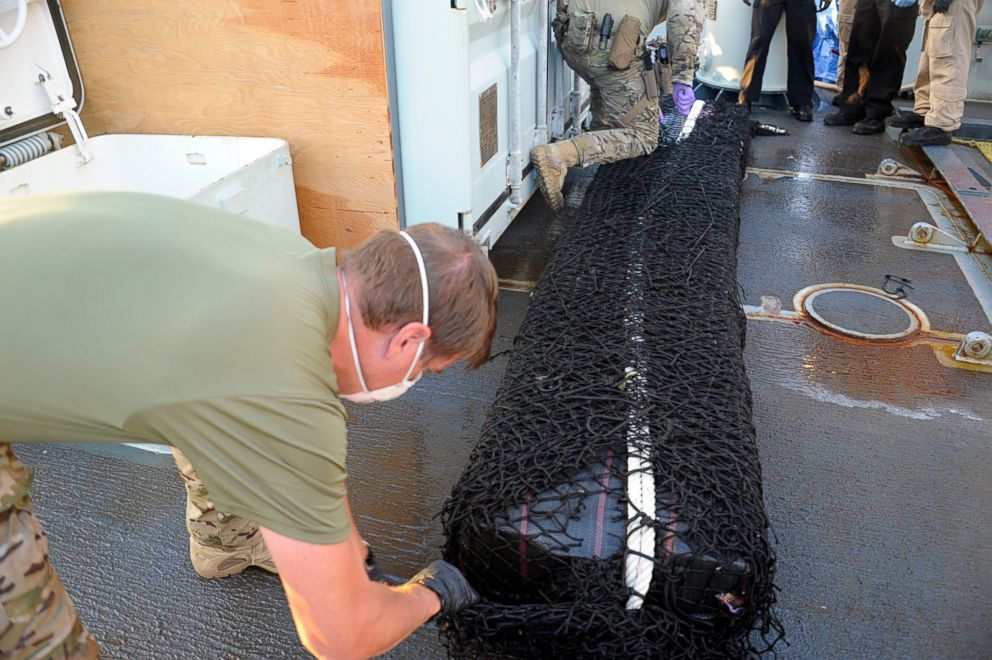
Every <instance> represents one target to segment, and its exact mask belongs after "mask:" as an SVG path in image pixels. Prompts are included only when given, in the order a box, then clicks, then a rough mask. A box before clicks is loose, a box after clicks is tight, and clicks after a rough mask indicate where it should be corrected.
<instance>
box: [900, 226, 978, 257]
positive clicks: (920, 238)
mask: <svg viewBox="0 0 992 660" xmlns="http://www.w3.org/2000/svg"><path fill="white" fill-rule="evenodd" d="M978 240H979V239H978V238H977V237H976V238H975V241H974V242H973V243H971V244H968V243H966V242H964V241H963V240H961V239H960V238H958V237H957V236H954V235H953V234H951V233H949V232H946V231H944V230H943V229H940V228H939V227H935V226H933V225H931V224H930V223H929V222H917V223H916V224H914V225H913V226H912V227H910V228H909V234H907V235H906V236H893V237H892V243H893V245H895V246H896V247H901V248H905V249H907V250H923V251H926V252H942V253H945V254H953V253H955V252H959V253H965V254H967V253H968V252H976V253H978V254H989V253H988V252H987V251H986V250H984V249H983V248H981V247H979V246H978Z"/></svg>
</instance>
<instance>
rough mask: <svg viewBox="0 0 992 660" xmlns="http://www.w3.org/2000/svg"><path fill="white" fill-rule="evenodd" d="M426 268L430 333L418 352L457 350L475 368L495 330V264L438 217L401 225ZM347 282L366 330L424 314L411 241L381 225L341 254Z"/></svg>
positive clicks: (451, 352) (389, 326)
mask: <svg viewBox="0 0 992 660" xmlns="http://www.w3.org/2000/svg"><path fill="white" fill-rule="evenodd" d="M405 231H406V233H407V234H408V235H409V236H410V237H411V238H412V239H413V240H414V241H415V242H416V243H417V247H419V248H420V252H421V254H422V255H423V257H424V266H425V267H426V269H427V288H428V291H429V302H430V312H429V319H428V320H429V326H430V328H431V338H430V340H429V341H428V342H427V346H425V347H424V357H440V358H451V357H455V356H458V357H464V358H466V359H467V360H468V363H469V366H470V367H472V368H476V367H479V366H481V365H482V364H484V363H485V362H486V361H487V360H488V359H489V352H490V346H491V344H492V339H493V334H494V333H495V332H496V297H497V295H498V293H499V286H498V280H497V278H496V271H495V269H493V266H492V264H491V263H490V262H489V259H488V258H487V257H486V255H484V254H483V253H482V250H481V249H480V248H479V246H478V245H477V244H476V243H475V241H473V240H472V239H471V238H470V237H469V236H467V235H466V234H464V233H462V232H460V231H457V230H455V229H451V228H448V227H444V226H442V225H439V224H434V223H427V224H420V225H414V226H413V227H409V228H408V229H406V230H405ZM344 269H345V272H346V273H347V275H348V282H349V283H351V282H354V283H355V286H356V288H357V289H358V291H359V295H358V301H357V304H358V307H359V309H360V310H361V313H362V319H363V320H364V322H365V324H366V325H367V326H368V327H370V328H372V329H373V330H393V329H397V328H400V327H402V326H403V325H405V324H407V323H411V322H414V321H420V320H421V319H422V318H423V293H422V291H421V284H420V273H419V269H418V268H417V260H416V257H415V256H414V254H413V250H411V249H410V244H409V243H407V242H406V240H405V239H404V238H403V237H402V236H400V235H399V233H398V232H395V231H388V230H387V231H381V232H379V233H378V234H376V235H375V236H373V237H372V238H370V239H369V240H367V241H366V242H365V243H363V244H362V245H360V246H359V247H358V248H356V249H354V250H353V251H351V252H349V253H348V254H347V255H346V256H345V259H344Z"/></svg>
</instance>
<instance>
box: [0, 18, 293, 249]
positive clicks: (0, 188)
mask: <svg viewBox="0 0 992 660" xmlns="http://www.w3.org/2000/svg"><path fill="white" fill-rule="evenodd" d="M24 9H25V5H23V4H20V3H19V2H18V0H0V29H2V30H4V31H9V30H10V29H11V27H12V26H14V25H15V24H16V23H17V22H18V20H16V19H15V17H16V16H17V15H18V14H19V13H20V14H21V15H22V16H23V15H24V13H25V12H24ZM26 10H27V11H26V21H25V27H24V30H23V32H22V33H21V35H20V37H18V38H17V39H16V40H14V41H13V43H11V44H10V45H8V46H7V47H5V48H0V147H3V146H4V145H7V146H8V148H13V145H15V144H18V143H19V144H20V145H24V144H25V143H24V142H23V140H25V139H27V138H30V137H31V136H34V135H37V134H39V133H43V132H45V131H48V130H50V129H52V128H54V127H56V126H59V125H62V124H66V123H68V125H69V128H70V130H71V131H72V133H73V135H74V137H75V138H76V141H77V145H73V146H68V147H66V148H64V149H58V150H56V151H53V152H52V153H48V154H47V155H43V156H41V157H39V158H35V159H34V160H28V161H27V162H24V163H21V164H16V165H14V166H13V167H11V168H9V169H7V170H4V171H0V197H2V196H8V195H36V194H45V193H62V192H77V191H96V190H101V191H128V192H145V193H153V194H160V195H167V196H170V197H177V198H180V199H188V200H191V201H195V202H200V203H202V204H206V205H209V206H214V207H218V208H222V209H226V210H229V211H233V212H235V213H239V214H241V215H244V216H246V217H250V218H254V219H256V220H261V221H263V222H268V223H271V224H275V225H278V226H281V227H285V228H286V229H289V230H291V231H294V232H296V233H299V232H300V220H299V212H298V210H297V206H296V190H295V186H294V182H293V172H292V166H291V165H292V159H291V158H290V154H289V146H288V144H287V143H286V141H285V140H281V139H278V138H264V137H214V136H195V137H194V136H183V135H102V136H100V137H96V138H93V139H87V138H86V136H85V131H84V129H83V128H82V123H81V121H79V116H78V111H79V110H80V108H81V107H82V100H83V87H82V77H81V76H80V73H79V69H78V65H77V63H76V58H75V54H74V53H73V50H72V43H71V42H70V40H69V34H68V30H67V29H66V26H65V19H64V17H63V16H62V10H61V6H60V5H59V3H58V1H57V0H28V2H27V4H26ZM42 79H47V83H40V82H39V80H42ZM60 98H61V100H62V102H61V103H59V99H60ZM8 108H9V110H7V109H8ZM30 150H31V149H27V151H30Z"/></svg>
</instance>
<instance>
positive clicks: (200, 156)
mask: <svg viewBox="0 0 992 660" xmlns="http://www.w3.org/2000/svg"><path fill="white" fill-rule="evenodd" d="M87 144H88V147H89V150H90V153H91V154H92V155H93V160H91V161H89V162H88V163H86V164H85V165H77V164H76V160H77V156H76V153H75V149H73V148H72V147H69V148H65V149H60V150H58V151H55V152H53V153H50V154H47V155H45V156H42V157H41V158H37V159H35V160H32V161H28V162H27V163H24V164H23V165H18V166H17V167H14V168H13V169H10V170H6V171H3V172H0V197H2V196H7V195H37V194H46V193H61V192H75V191H84V190H122V191H129V192H146V193H155V194H160V195H168V196H170V197H178V198H181V199H189V200H192V201H195V202H201V203H203V204H206V205H208V206H216V207H218V208H222V209H227V210H229V211H233V212H235V213H239V214H241V215H245V216H248V217H250V218H254V219H256V220H262V221H263V222H268V223H271V224H274V225H279V226H281V227H285V228H286V229H291V230H293V231H295V232H297V233H298V232H299V231H300V220H299V216H298V213H297V208H296V192H295V189H294V185H293V168H292V166H291V164H292V160H291V159H290V156H289V145H288V144H286V141H285V140H280V139H276V138H250V137H211V136H197V137H189V136H180V135H102V136H100V137H96V138H93V139H91V140H90V141H89V142H88V143H87Z"/></svg>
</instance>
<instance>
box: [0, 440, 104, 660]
mask: <svg viewBox="0 0 992 660" xmlns="http://www.w3.org/2000/svg"><path fill="white" fill-rule="evenodd" d="M33 479H34V474H33V472H32V471H31V469H30V468H29V467H27V466H26V465H24V463H21V461H20V460H18V458H17V457H16V456H15V455H14V452H13V451H11V449H10V444H8V443H0V657H4V658H57V659H61V658H73V659H80V660H82V659H88V658H99V657H100V648H99V646H97V642H96V640H95V639H94V638H93V636H92V635H91V634H90V633H89V631H88V630H86V626H84V625H83V623H82V622H81V621H80V620H79V616H78V615H77V614H76V608H75V606H74V605H73V604H72V599H70V598H69V594H67V593H66V591H65V588H64V587H63V586H62V581H61V580H60V579H59V576H58V575H57V574H56V573H55V569H54V568H52V565H51V563H49V561H48V539H47V538H46V537H45V532H44V531H42V529H41V523H39V522H38V518H37V517H36V516H35V512H34V504H33V503H32V502H31V495H30V492H29V491H30V488H31V482H32V480H33Z"/></svg>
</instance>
